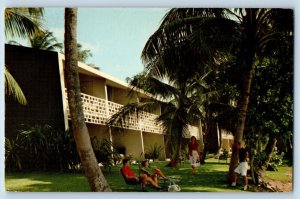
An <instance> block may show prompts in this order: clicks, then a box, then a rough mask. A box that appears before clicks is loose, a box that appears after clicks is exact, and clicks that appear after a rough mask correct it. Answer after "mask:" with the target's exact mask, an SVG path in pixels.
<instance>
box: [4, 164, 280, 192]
mask: <svg viewBox="0 0 300 199" xmlns="http://www.w3.org/2000/svg"><path fill="white" fill-rule="evenodd" d="M165 164H166V163H165V162H156V163H152V164H151V165H156V166H158V167H159V168H160V169H161V170H162V171H163V172H164V173H165V174H166V175H168V176H170V177H171V178H176V179H178V180H180V182H178V184H179V185H180V186H181V190H182V191H184V192H195V191H196V192H198V191H199V192H244V191H240V190H238V189H230V188H227V184H226V176H227V171H228V164H226V163H225V162H224V161H222V162H221V163H219V162H218V160H214V159H209V160H207V161H206V164H204V165H201V166H200V167H199V168H198V173H197V174H196V175H192V174H191V168H190V165H189V164H188V163H185V164H182V165H181V166H180V167H178V168H175V169H173V168H169V167H164V165H165ZM120 167H121V166H116V167H113V168H112V170H111V172H106V171H105V172H104V174H105V177H106V179H107V181H108V182H109V184H110V186H111V188H112V190H113V191H115V192H120V191H121V192H123V191H139V190H140V187H139V186H133V185H126V184H125V182H124V180H123V178H122V176H121V174H120V172H119V170H120ZM132 168H133V169H134V170H135V172H136V173H137V171H138V166H136V165H132ZM280 172H281V170H280ZM283 172H285V170H284V171H283ZM277 173H278V172H276V173H274V176H276V174H277ZM268 175H271V174H269V172H268ZM272 175H273V174H272ZM160 184H161V185H163V186H167V185H168V184H164V183H160ZM5 186H6V190H7V191H33V192H87V191H89V188H88V184H87V181H86V179H85V177H84V175H83V174H82V173H68V174H66V173H45V172H33V173H11V172H7V173H6V176H5ZM147 190H148V191H155V190H153V189H151V188H150V187H147Z"/></svg>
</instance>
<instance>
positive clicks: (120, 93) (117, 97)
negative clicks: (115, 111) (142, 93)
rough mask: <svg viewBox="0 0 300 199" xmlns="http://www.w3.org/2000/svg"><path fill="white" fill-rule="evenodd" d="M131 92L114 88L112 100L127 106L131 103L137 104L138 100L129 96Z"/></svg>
mask: <svg viewBox="0 0 300 199" xmlns="http://www.w3.org/2000/svg"><path fill="white" fill-rule="evenodd" d="M128 91H129V90H124V89H120V88H116V87H113V90H112V100H111V101H113V102H115V103H118V104H122V105H126V104H128V103H131V102H136V101H137V98H135V97H129V96H128Z"/></svg>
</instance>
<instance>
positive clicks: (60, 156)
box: [5, 125, 80, 171]
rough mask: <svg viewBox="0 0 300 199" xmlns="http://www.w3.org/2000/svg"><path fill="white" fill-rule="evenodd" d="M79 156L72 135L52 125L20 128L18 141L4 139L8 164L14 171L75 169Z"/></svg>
mask: <svg viewBox="0 0 300 199" xmlns="http://www.w3.org/2000/svg"><path fill="white" fill-rule="evenodd" d="M78 164H80V159H79V156H78V153H77V150H76V145H75V141H74V138H73V134H72V133H71V132H70V131H69V130H67V131H57V130H55V129H53V128H52V127H51V126H49V125H34V126H32V127H29V128H28V129H26V130H20V133H19V134H18V135H17V137H16V139H15V140H10V139H7V138H6V139H5V166H6V168H7V169H10V170H13V169H18V170H60V171H62V170H69V169H76V166H77V165H78Z"/></svg>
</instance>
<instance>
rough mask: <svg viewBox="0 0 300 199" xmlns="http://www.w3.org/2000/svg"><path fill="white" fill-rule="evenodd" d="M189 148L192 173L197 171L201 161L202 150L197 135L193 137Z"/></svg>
mask: <svg viewBox="0 0 300 199" xmlns="http://www.w3.org/2000/svg"><path fill="white" fill-rule="evenodd" d="M188 148H189V159H190V163H191V166H192V174H196V172H197V164H199V163H200V150H199V144H198V143H197V140H196V137H195V136H192V137H191V142H190V143H189V145H188Z"/></svg>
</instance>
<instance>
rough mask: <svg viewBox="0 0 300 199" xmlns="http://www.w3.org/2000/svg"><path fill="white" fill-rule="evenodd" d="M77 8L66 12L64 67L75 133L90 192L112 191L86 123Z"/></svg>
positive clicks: (68, 9)
mask: <svg viewBox="0 0 300 199" xmlns="http://www.w3.org/2000/svg"><path fill="white" fill-rule="evenodd" d="M76 31H77V9H76V8H66V9H65V45H64V46H65V56H66V60H65V68H66V85H67V93H68V102H69V108H70V115H71V121H72V131H73V135H74V139H75V143H76V147H77V151H78V154H79V157H80V160H81V164H82V166H83V169H84V171H85V175H86V177H87V180H88V183H89V186H90V190H91V191H111V189H110V187H109V185H108V183H107V181H106V179H105V177H104V175H103V173H102V171H101V169H100V168H99V166H98V162H97V159H96V157H95V154H94V151H93V147H92V144H91V140H90V136H89V132H88V129H87V126H86V124H85V121H84V115H83V109H82V101H81V93H80V85H79V79H78V78H79V76H78V67H77V62H78V61H77V50H76V49H77V48H76V45H77V37H76Z"/></svg>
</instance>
